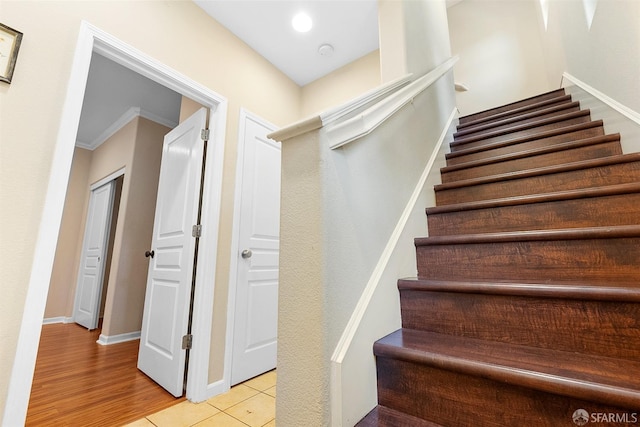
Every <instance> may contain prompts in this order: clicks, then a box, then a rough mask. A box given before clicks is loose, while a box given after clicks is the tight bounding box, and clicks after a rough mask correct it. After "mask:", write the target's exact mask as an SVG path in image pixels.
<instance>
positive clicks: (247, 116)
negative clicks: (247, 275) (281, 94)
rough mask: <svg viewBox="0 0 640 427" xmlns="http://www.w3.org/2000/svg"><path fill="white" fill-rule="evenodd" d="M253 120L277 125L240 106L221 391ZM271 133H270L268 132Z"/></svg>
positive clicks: (227, 378)
mask: <svg viewBox="0 0 640 427" xmlns="http://www.w3.org/2000/svg"><path fill="white" fill-rule="evenodd" d="M247 120H253V121H255V122H257V123H260V124H261V125H263V126H264V127H266V128H270V129H271V130H273V131H275V130H276V129H277V128H278V127H277V126H276V125H274V124H272V123H269V122H268V121H266V120H264V119H263V118H261V117H259V116H257V115H256V114H253V113H251V112H249V111H248V110H246V109H245V108H240V117H239V118H238V145H237V146H238V149H237V158H236V183H235V186H236V188H235V193H234V199H233V200H234V205H233V225H232V228H231V230H232V231H231V251H230V253H231V261H230V264H229V291H228V302H227V330H226V333H225V349H224V386H223V388H222V390H221V392H224V391H227V390H229V388H230V387H231V368H232V364H233V337H234V327H235V311H236V292H237V280H238V256H239V253H240V248H239V245H240V216H241V215H240V213H241V212H240V208H241V205H242V183H243V178H244V166H243V165H244V148H245V142H246V141H245V128H246V126H245V123H246V122H247ZM269 135H271V134H269Z"/></svg>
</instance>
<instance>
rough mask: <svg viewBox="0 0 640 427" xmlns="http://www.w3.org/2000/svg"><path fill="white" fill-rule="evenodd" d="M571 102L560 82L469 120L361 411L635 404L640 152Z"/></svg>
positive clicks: (519, 416) (503, 418)
mask: <svg viewBox="0 0 640 427" xmlns="http://www.w3.org/2000/svg"><path fill="white" fill-rule="evenodd" d="M576 107H577V106H576V104H575V103H572V102H571V99H570V97H568V96H567V95H566V94H565V93H564V90H558V91H553V92H549V93H546V94H543V95H540V96H538V97H532V98H529V99H526V100H523V101H519V102H516V103H512V104H509V105H507V106H502V107H499V108H496V109H492V110H487V111H483V112H481V113H478V114H474V115H470V116H466V117H462V118H461V119H460V125H459V126H458V132H457V133H456V134H455V136H454V140H453V141H452V142H451V150H452V151H451V153H450V154H448V155H447V166H446V167H444V168H442V170H441V175H442V182H443V183H442V184H440V185H436V186H435V191H436V204H437V206H436V207H433V208H428V209H426V213H427V223H428V234H429V237H418V238H416V239H415V244H416V257H417V265H418V277H417V278H409V279H401V280H399V281H398V288H399V291H400V305H401V311H402V329H400V330H398V331H396V332H394V333H392V334H390V335H388V336H386V337H384V338H382V339H380V340H379V341H377V342H376V343H375V345H374V349H373V350H374V354H375V356H376V364H377V372H378V406H377V407H376V408H374V410H373V411H372V412H371V413H369V414H368V415H367V416H366V417H365V418H363V419H362V420H361V421H360V422H359V423H358V424H357V425H358V426H367V427H370V426H389V427H391V426H393V427H397V426H417V427H419V426H425V427H429V426H442V427H448V426H470V425H474V426H515V425H532V426H533V425H535V426H550V427H551V426H553V427H555V426H562V425H566V426H571V425H575V424H574V423H573V421H572V415H573V413H574V411H576V410H577V409H584V410H586V411H587V412H589V413H615V414H622V415H621V416H624V414H627V416H628V417H630V416H631V414H634V413H635V414H636V416H637V418H639V419H640V374H639V373H640V154H639V153H633V154H623V153H622V150H621V146H620V135H617V134H615V135H604V130H603V124H602V122H601V121H592V120H591V119H590V115H589V111H588V110H587V111H582V110H578V111H573V110H575V109H576ZM567 109H569V110H570V111H569V112H567Z"/></svg>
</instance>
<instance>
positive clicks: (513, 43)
mask: <svg viewBox="0 0 640 427" xmlns="http://www.w3.org/2000/svg"><path fill="white" fill-rule="evenodd" d="M447 14H448V20H449V34H450V35H451V50H452V52H453V54H454V55H459V56H460V61H458V63H457V64H456V66H455V68H454V76H455V80H456V82H460V83H464V84H465V85H467V86H468V87H469V91H468V92H457V93H456V103H457V105H458V109H459V110H460V114H461V115H467V114H471V113H475V112H478V111H482V110H486V109H488V108H492V107H495V106H498V105H502V104H506V103H510V102H514V101H517V100H520V99H523V98H528V97H530V96H533V95H537V94H539V93H543V92H547V91H549V90H551V89H553V88H558V87H560V77H561V75H562V73H561V72H555V73H547V69H546V68H545V57H544V52H543V45H542V41H541V39H540V34H539V23H540V22H541V19H540V17H539V15H540V11H539V7H538V1H537V0H519V1H513V0H464V1H462V2H460V3H458V4H456V5H455V6H453V7H450V8H449V9H448V10H447Z"/></svg>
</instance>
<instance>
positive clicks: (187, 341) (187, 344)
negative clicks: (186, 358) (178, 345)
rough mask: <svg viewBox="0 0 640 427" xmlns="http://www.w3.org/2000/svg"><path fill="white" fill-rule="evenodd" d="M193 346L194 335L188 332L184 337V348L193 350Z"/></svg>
mask: <svg viewBox="0 0 640 427" xmlns="http://www.w3.org/2000/svg"><path fill="white" fill-rule="evenodd" d="M192 346H193V335H191V334H187V335H184V336H183V337H182V349H183V350H191V347H192Z"/></svg>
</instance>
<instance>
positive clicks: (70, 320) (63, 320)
mask: <svg viewBox="0 0 640 427" xmlns="http://www.w3.org/2000/svg"><path fill="white" fill-rule="evenodd" d="M54 323H73V317H65V316H58V317H47V318H46V319H43V320H42V324H43V325H52V324H54Z"/></svg>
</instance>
